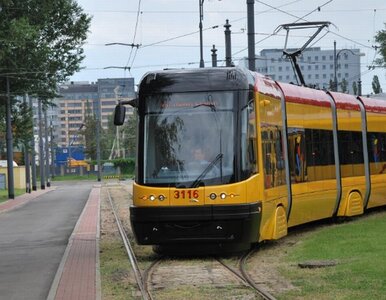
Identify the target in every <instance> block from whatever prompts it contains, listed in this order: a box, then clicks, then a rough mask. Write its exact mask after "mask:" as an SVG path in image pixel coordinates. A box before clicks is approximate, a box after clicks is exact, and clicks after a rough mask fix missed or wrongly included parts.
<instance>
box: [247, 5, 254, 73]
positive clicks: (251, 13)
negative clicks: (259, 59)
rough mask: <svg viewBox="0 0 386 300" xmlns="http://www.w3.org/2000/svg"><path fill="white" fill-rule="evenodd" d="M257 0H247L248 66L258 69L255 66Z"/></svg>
mask: <svg viewBox="0 0 386 300" xmlns="http://www.w3.org/2000/svg"><path fill="white" fill-rule="evenodd" d="M254 6H255V0H247V18H248V29H247V30H248V68H249V70H251V71H255V70H256V66H255V8H254Z"/></svg>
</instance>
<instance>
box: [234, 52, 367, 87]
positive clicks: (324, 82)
mask: <svg viewBox="0 0 386 300" xmlns="http://www.w3.org/2000/svg"><path fill="white" fill-rule="evenodd" d="M295 50H296V49H289V50H288V52H292V51H295ZM362 55H363V54H361V53H360V50H359V49H337V50H336V57H334V50H322V49H321V48H320V47H311V48H308V49H305V50H304V52H303V53H302V55H300V56H299V57H298V63H299V66H300V69H301V71H302V74H303V77H304V81H305V82H306V84H307V85H309V86H314V87H316V88H320V89H329V88H330V84H331V83H332V82H334V79H335V71H336V77H337V82H338V90H339V91H340V90H341V85H342V82H343V81H345V82H347V90H348V92H349V93H353V92H354V87H353V85H354V86H355V85H357V84H358V80H360V57H361V56H362ZM335 60H336V70H335ZM239 65H240V66H243V67H248V59H247V58H243V59H242V60H240V62H239ZM256 71H257V72H259V73H262V74H265V75H268V76H270V77H271V78H272V79H274V80H277V81H281V82H288V83H289V82H293V83H297V79H296V77H295V72H294V70H293V67H292V64H291V62H290V60H289V59H287V58H286V57H284V56H283V49H264V50H262V51H261V52H260V55H259V56H256ZM354 82H355V84H354Z"/></svg>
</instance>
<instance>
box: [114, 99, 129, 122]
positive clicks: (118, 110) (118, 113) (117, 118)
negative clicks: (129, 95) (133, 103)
mask: <svg viewBox="0 0 386 300" xmlns="http://www.w3.org/2000/svg"><path fill="white" fill-rule="evenodd" d="M125 116H126V107H125V106H124V105H123V104H121V103H119V104H117V106H115V111H114V125H115V126H121V125H123V123H124V122H125Z"/></svg>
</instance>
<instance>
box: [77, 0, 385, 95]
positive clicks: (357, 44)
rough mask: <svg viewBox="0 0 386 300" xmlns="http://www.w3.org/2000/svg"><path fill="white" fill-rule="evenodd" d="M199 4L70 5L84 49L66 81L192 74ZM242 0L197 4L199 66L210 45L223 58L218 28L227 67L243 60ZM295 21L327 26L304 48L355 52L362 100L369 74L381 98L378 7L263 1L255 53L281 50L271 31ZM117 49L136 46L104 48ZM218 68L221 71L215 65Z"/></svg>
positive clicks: (112, 1)
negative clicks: (83, 31)
mask: <svg viewBox="0 0 386 300" xmlns="http://www.w3.org/2000/svg"><path fill="white" fill-rule="evenodd" d="M199 1H200V0H109V1H106V0H77V2H78V4H79V5H80V6H81V7H82V8H83V10H84V12H85V13H87V14H89V15H90V16H92V21H91V27H90V32H89V35H88V39H87V42H86V44H85V46H84V51H85V55H86V57H85V60H84V61H83V63H82V68H83V69H82V71H80V72H78V73H76V74H74V75H73V76H72V77H71V78H70V80H71V81H88V82H94V81H96V80H97V79H99V78H116V77H126V78H127V77H134V80H135V84H138V83H139V81H140V80H141V78H142V77H143V75H144V74H145V73H146V72H149V71H154V70H160V69H164V68H197V67H199V60H200V44H199V27H198V25H199ZM246 2H247V1H246V0H204V3H203V9H204V19H203V28H204V30H203V51H204V61H205V66H206V67H210V66H211V51H210V50H211V48H212V45H215V46H216V49H218V51H217V55H218V59H221V60H223V59H224V58H225V45H224V44H225V37H224V29H225V28H224V24H225V22H226V20H227V19H228V20H229V23H230V24H231V28H230V29H231V31H232V35H231V39H232V42H231V43H232V60H233V61H234V62H235V64H236V65H237V64H238V60H240V59H241V58H243V57H246V56H247V55H248V49H247V45H248V40H247V4H246ZM300 18H303V19H301V20H302V21H303V22H304V21H310V22H313V21H328V22H331V23H332V24H331V25H330V26H329V29H328V31H327V30H326V31H322V32H321V33H320V35H319V36H318V37H317V38H316V39H315V40H314V43H312V44H311V45H312V46H314V47H320V48H321V49H325V50H328V49H333V47H334V46H333V45H334V40H335V41H336V43H337V49H338V50H340V49H360V51H361V53H363V54H364V56H363V57H361V79H362V82H363V85H362V86H363V87H362V90H363V94H368V93H371V92H372V88H371V82H372V80H373V76H374V75H377V76H378V78H379V80H380V83H381V87H382V88H383V90H384V91H386V69H384V68H383V69H381V68H376V69H373V70H369V66H372V65H373V61H374V59H375V58H376V57H377V53H376V51H375V49H374V46H375V45H376V43H375V41H374V36H375V35H376V33H377V32H378V31H380V30H384V29H386V25H385V23H386V1H384V0H366V1H352V0H274V1H272V0H264V1H258V0H256V1H255V32H256V35H255V42H256V46H255V47H256V54H259V52H260V51H261V50H263V49H268V48H269V49H271V48H283V46H284V42H285V36H284V34H285V32H284V31H280V32H279V34H276V35H272V33H273V32H274V31H275V29H276V28H277V27H278V26H279V25H281V24H286V23H293V22H295V21H298V20H299V19H300ZM309 34H310V33H309V32H306V31H305V32H303V31H302V32H300V31H297V32H296V33H295V34H293V36H291V37H290V40H289V44H288V46H291V47H292V46H293V47H296V46H299V45H302V44H304V43H305V41H306V40H307V39H308V38H307V36H309ZM109 43H125V44H134V45H140V46H139V47H138V48H137V47H130V46H122V45H110V46H107V45H106V44H109ZM218 65H219V66H221V65H225V63H223V62H219V63H218Z"/></svg>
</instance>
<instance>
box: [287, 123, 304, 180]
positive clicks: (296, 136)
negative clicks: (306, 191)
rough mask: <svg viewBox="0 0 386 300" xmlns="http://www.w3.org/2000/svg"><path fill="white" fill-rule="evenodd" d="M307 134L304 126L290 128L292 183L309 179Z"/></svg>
mask: <svg viewBox="0 0 386 300" xmlns="http://www.w3.org/2000/svg"><path fill="white" fill-rule="evenodd" d="M305 139H306V135H305V130H304V129H303V128H288V152H289V165H290V173H291V183H300V182H306V181H307V155H306V141H305Z"/></svg>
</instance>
